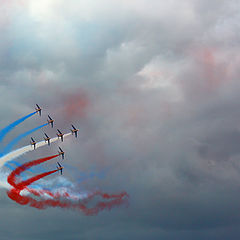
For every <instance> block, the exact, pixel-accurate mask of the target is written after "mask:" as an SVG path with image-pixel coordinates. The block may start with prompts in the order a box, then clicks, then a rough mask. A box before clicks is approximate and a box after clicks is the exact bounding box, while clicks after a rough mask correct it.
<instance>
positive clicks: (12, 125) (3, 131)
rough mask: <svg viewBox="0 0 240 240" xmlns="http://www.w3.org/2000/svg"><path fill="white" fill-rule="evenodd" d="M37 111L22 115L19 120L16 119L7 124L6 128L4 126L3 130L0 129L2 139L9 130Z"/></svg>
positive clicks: (0, 139) (0, 138)
mask: <svg viewBox="0 0 240 240" xmlns="http://www.w3.org/2000/svg"><path fill="white" fill-rule="evenodd" d="M35 113H36V112H33V113H30V114H28V115H27V116H25V117H22V118H20V119H18V120H16V121H15V122H13V123H11V124H9V125H8V126H6V127H5V128H3V129H2V130H1V131H0V141H2V140H3V138H4V137H5V136H6V134H7V133H8V132H10V131H11V130H12V129H13V128H14V127H16V126H17V125H18V124H20V123H22V122H23V121H25V120H26V119H27V118H29V117H31V116H33V115H34V114H35Z"/></svg>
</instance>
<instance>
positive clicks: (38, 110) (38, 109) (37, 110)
mask: <svg viewBox="0 0 240 240" xmlns="http://www.w3.org/2000/svg"><path fill="white" fill-rule="evenodd" d="M36 106H37V107H36V108H35V110H36V112H37V113H39V116H41V111H42V109H41V108H40V107H39V105H37V104H36Z"/></svg>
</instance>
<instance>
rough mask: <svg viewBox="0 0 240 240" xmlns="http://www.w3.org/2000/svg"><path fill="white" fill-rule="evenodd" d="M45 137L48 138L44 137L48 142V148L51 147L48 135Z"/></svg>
mask: <svg viewBox="0 0 240 240" xmlns="http://www.w3.org/2000/svg"><path fill="white" fill-rule="evenodd" d="M44 135H45V136H46V137H43V138H44V140H45V142H48V146H50V139H51V138H50V137H49V136H48V135H47V134H46V133H44Z"/></svg>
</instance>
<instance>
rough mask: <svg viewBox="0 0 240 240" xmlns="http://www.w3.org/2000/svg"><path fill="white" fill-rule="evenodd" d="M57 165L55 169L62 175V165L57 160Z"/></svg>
mask: <svg viewBox="0 0 240 240" xmlns="http://www.w3.org/2000/svg"><path fill="white" fill-rule="evenodd" d="M57 164H58V166H57V170H58V171H60V172H61V175H62V171H63V167H62V166H61V164H60V163H59V162H57Z"/></svg>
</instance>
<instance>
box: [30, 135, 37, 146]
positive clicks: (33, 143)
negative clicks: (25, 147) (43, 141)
mask: <svg viewBox="0 0 240 240" xmlns="http://www.w3.org/2000/svg"><path fill="white" fill-rule="evenodd" d="M31 140H32V141H30V144H31V145H32V146H33V148H34V149H36V142H35V141H34V139H33V138H32V137H31Z"/></svg>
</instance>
